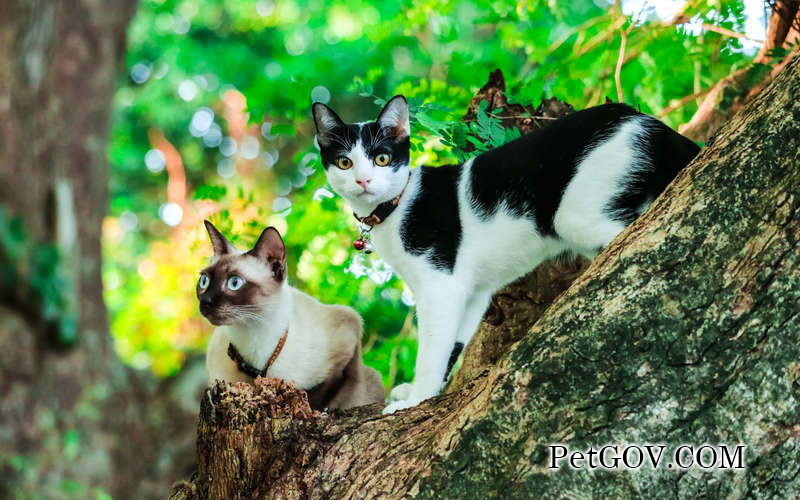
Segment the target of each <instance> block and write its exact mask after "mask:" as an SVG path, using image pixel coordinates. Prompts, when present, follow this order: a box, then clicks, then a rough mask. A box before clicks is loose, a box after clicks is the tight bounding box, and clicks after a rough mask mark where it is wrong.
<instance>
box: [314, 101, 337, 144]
mask: <svg viewBox="0 0 800 500" xmlns="http://www.w3.org/2000/svg"><path fill="white" fill-rule="evenodd" d="M311 113H312V114H313V115H314V125H316V126H317V143H318V144H319V145H320V146H323V147H324V146H328V145H329V144H330V143H331V141H332V140H333V136H332V132H333V131H334V130H335V129H336V128H338V127H341V126H343V125H344V122H343V121H342V119H341V118H339V115H337V114H336V113H335V112H334V111H333V110H332V109H331V108H329V107H328V106H326V105H324V104H322V103H321V102H315V103H314V105H313V106H311Z"/></svg>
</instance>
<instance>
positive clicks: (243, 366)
mask: <svg viewBox="0 0 800 500" xmlns="http://www.w3.org/2000/svg"><path fill="white" fill-rule="evenodd" d="M288 336H289V329H288V328H287V329H286V331H285V332H283V337H281V339H280V340H279V341H278V345H277V346H276V347H275V351H274V352H273V353H272V356H270V357H269V359H268V360H267V366H265V367H264V369H263V370H259V369H258V368H256V367H255V366H253V365H251V364H250V363H248V362H247V361H245V359H244V358H243V357H242V355H241V354H240V353H239V350H238V349H236V346H235V345H233V344H232V343H229V344H228V357H229V358H231V359H232V360H233V362H234V363H236V366H237V367H238V368H239V371H240V372H242V373H244V374H245V375H247V376H249V377H252V378H256V377H266V376H267V370H269V367H270V366H272V363H274V362H275V360H276V359H278V354H280V353H281V351H282V350H283V346H284V344H286V337H288Z"/></svg>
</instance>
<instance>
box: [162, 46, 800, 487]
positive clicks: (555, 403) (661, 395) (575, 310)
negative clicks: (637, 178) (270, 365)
mask: <svg viewBox="0 0 800 500" xmlns="http://www.w3.org/2000/svg"><path fill="white" fill-rule="evenodd" d="M799 94H800V58H797V57H796V58H794V59H793V60H792V61H791V62H790V63H789V64H788V65H787V67H786V69H785V70H784V71H783V72H781V73H780V74H779V75H778V76H777V77H776V79H775V80H774V81H773V82H772V83H771V84H770V85H769V86H768V87H767V88H766V89H765V90H764V91H763V92H761V93H760V94H759V95H758V96H757V97H755V98H754V99H753V100H752V101H751V102H750V103H749V104H748V105H747V106H746V107H745V108H744V109H743V110H742V111H741V112H740V113H739V114H738V115H737V116H735V117H734V118H733V119H732V120H731V121H730V122H729V123H728V124H727V125H726V126H724V127H723V129H722V130H721V131H720V132H719V133H718V134H717V136H716V139H715V140H714V141H713V143H712V144H711V145H709V146H708V147H707V148H706V149H705V150H704V151H703V152H702V153H701V154H700V156H699V157H698V158H697V159H696V160H695V161H694V162H693V163H692V165H690V166H689V167H688V168H687V169H686V170H685V171H684V172H683V173H682V174H681V175H680V176H679V177H678V178H677V179H676V180H675V181H674V182H673V183H672V184H671V185H670V187H669V188H668V189H667V191H666V192H665V193H664V195H662V196H661V197H660V198H659V199H658V200H656V202H655V203H654V204H653V206H652V207H651V208H650V209H649V210H648V211H647V213H645V214H644V215H643V216H642V217H640V218H639V219H638V220H637V221H636V222H634V224H632V225H631V227H629V228H628V229H627V230H626V231H625V232H623V233H622V234H621V235H620V236H619V237H618V238H616V240H615V241H614V242H613V243H612V244H611V245H609V247H608V248H606V250H605V251H604V252H603V253H602V254H601V255H600V256H599V257H598V258H597V259H595V261H594V262H592V264H591V265H590V267H589V269H588V270H587V271H585V272H584V273H583V274H582V275H581V276H580V277H578V279H577V280H576V281H575V282H574V283H573V284H572V286H571V287H570V288H569V290H568V291H567V292H566V293H564V294H562V295H561V296H560V297H559V298H558V299H556V301H555V302H554V303H553V304H552V305H551V306H550V307H549V308H548V309H547V311H546V312H545V313H544V314H543V315H542V317H541V318H540V319H539V320H538V321H537V322H536V324H535V325H534V326H533V327H532V328H530V329H529V330H528V331H527V333H525V335H524V336H523V337H522V338H521V339H520V340H519V341H518V342H516V343H514V344H513V345H511V346H510V348H509V349H508V350H507V351H506V352H505V353H504V354H502V355H501V356H500V357H499V360H498V361H497V362H496V363H494V364H492V365H489V366H485V367H484V369H483V371H481V372H480V373H478V374H477V375H475V376H474V377H472V378H471V379H470V380H467V381H465V382H464V383H463V384H461V385H460V386H459V387H458V388H457V389H455V390H454V391H453V392H451V393H449V394H445V395H443V396H440V397H437V398H434V399H432V400H429V401H426V402H424V403H422V404H421V405H420V406H418V407H415V408H411V409H408V410H406V411H401V412H399V413H397V414H393V415H388V416H381V415H380V412H379V410H380V408H379V406H378V405H374V406H371V407H364V408H359V409H355V410H351V411H348V412H337V413H334V414H331V415H328V414H317V413H314V412H312V411H310V410H309V408H308V405H307V402H306V400H305V398H304V396H303V393H302V392H300V391H297V390H295V389H292V388H290V387H289V386H287V385H286V384H284V383H282V382H279V381H275V380H270V379H267V380H258V381H257V383H256V385H255V387H251V386H247V385H242V384H237V385H233V386H227V385H225V384H218V385H217V386H215V387H213V388H212V389H210V390H209V391H208V393H207V394H206V396H205V397H204V398H203V402H202V407H201V415H200V424H199V428H198V441H197V446H198V449H197V453H198V460H199V465H198V470H197V472H196V474H195V475H194V476H193V478H192V479H191V480H189V481H185V482H182V483H180V484H178V485H176V487H175V488H174V489H173V492H172V496H171V498H173V499H176V500H177V499H190V498H197V499H200V498H203V499H205V498H211V499H221V498H225V499H237V498H242V499H244V498H405V497H408V496H417V497H419V498H557V497H558V498H560V497H579V498H584V497H587V498H588V497H596V498H630V497H642V496H651V497H659V498H661V497H681V498H687V497H691V498H696V497H701V498H725V497H729V498H740V497H745V496H753V497H780V498H790V497H797V496H798V495H800V362H798V359H800V307H798V303H800V251H798V241H799V240H800V216H798V210H800V165H798V160H800V158H798V151H799V150H800V102H798V101H797V99H796V96H797V95H799ZM511 312H512V313H513V311H511ZM496 333H498V334H502V333H503V332H496ZM554 443H562V444H565V445H567V446H569V447H570V448H571V449H572V450H588V449H589V447H590V446H592V447H593V448H594V449H595V450H597V449H599V448H600V447H601V446H603V445H605V444H617V445H620V446H625V445H626V444H628V443H639V444H645V443H663V444H665V445H667V446H668V448H667V452H666V454H667V455H669V456H667V458H666V459H665V463H664V464H662V466H661V467H660V468H656V469H653V468H648V467H647V466H645V467H643V468H642V469H641V470H638V471H636V472H632V471H614V470H602V469H598V470H595V471H594V472H589V471H587V470H586V467H585V466H584V470H572V469H570V468H569V467H568V466H567V465H566V464H562V466H561V468H560V469H559V470H558V471H557V472H556V471H554V470H550V469H549V468H548V465H549V459H550V452H549V449H548V445H550V444H554ZM684 443H691V444H695V445H701V444H704V443H710V444H713V445H717V444H720V443H725V444H728V445H731V446H735V445H738V444H744V445H745V446H746V449H745V452H744V465H745V467H746V468H745V469H743V470H735V471H733V470H728V471H713V470H704V469H701V468H692V469H688V470H682V469H679V468H677V467H674V468H669V467H667V465H666V464H667V463H669V462H672V456H671V453H672V452H673V450H675V448H676V447H677V446H678V445H680V444H684Z"/></svg>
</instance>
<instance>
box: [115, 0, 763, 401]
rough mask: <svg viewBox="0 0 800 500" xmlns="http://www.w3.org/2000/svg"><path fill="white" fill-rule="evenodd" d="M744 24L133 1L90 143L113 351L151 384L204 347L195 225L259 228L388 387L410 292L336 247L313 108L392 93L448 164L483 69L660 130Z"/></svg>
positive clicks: (675, 7) (367, 105) (578, 6)
mask: <svg viewBox="0 0 800 500" xmlns="http://www.w3.org/2000/svg"><path fill="white" fill-rule="evenodd" d="M678 13H682V14H683V16H682V17H680V18H678V19H676V16H678ZM714 27H717V28H725V30H728V32H726V31H725V30H719V29H716V30H715V29H714ZM763 29H764V6H763V3H762V2H760V1H755V2H752V1H750V2H744V3H742V2H738V1H727V0H724V1H723V0H720V1H709V2H699V1H689V2H684V1H670V0H666V1H652V2H643V1H628V2H621V3H620V2H617V3H612V2H608V1H605V0H594V1H592V0H572V1H569V2H555V1H552V0H550V1H544V0H536V1H527V2H525V1H520V2H515V1H509V0H491V1H472V2H458V1H448V0H417V1H412V2H396V1H361V0H347V1H324V2H323V1H308V2H304V1H295V0H275V1H273V0H237V1H222V0H204V1H199V0H142V2H141V4H140V8H139V11H138V14H137V16H136V18H135V20H134V22H133V24H132V26H131V28H130V32H129V48H128V53H127V58H126V67H125V71H124V73H123V75H122V79H121V81H120V82H119V89H118V91H117V93H116V96H115V99H114V115H113V116H114V118H113V132H112V140H111V145H110V148H109V152H108V154H109V159H110V162H111V166H112V173H111V176H112V177H111V195H112V200H111V210H110V215H109V216H108V217H107V219H106V221H105V223H104V253H105V268H104V284H105V290H106V291H105V296H106V300H107V304H108V306H109V308H110V310H111V313H112V332H113V336H114V339H115V345H116V349H117V351H118V353H119V354H120V356H121V357H122V358H123V359H125V360H126V361H127V362H128V363H130V364H132V365H133V366H135V367H138V368H145V369H150V370H152V371H153V372H155V373H156V374H158V375H162V376H166V375H170V374H174V373H176V372H177V371H179V370H180V368H181V366H182V364H183V363H184V360H185V359H186V357H187V356H188V355H190V354H192V353H194V352H200V351H202V349H203V348H204V347H205V343H206V340H207V338H208V337H209V334H210V332H211V327H210V325H209V324H207V323H206V322H205V320H204V319H203V318H202V317H201V316H200V315H199V313H198V312H197V305H196V298H195V295H194V285H195V280H196V278H197V276H198V271H199V270H200V269H201V268H202V267H203V266H204V264H205V262H206V260H207V259H208V257H209V256H210V254H211V248H210V244H209V243H208V239H207V236H206V233H205V230H204V229H203V226H202V224H201V222H202V220H203V219H204V218H210V219H211V220H212V221H214V222H215V224H217V225H218V227H219V228H220V229H221V230H222V231H223V232H224V233H225V234H226V235H227V236H228V237H229V238H231V239H232V240H233V241H234V242H235V243H237V244H239V245H242V246H246V245H249V244H251V243H252V242H253V241H254V240H255V238H256V236H257V235H258V233H259V232H260V230H261V229H262V228H263V227H264V226H266V225H274V226H276V227H277V228H278V229H279V230H280V231H281V233H282V234H283V235H284V238H285V240H286V242H287V246H288V252H289V266H290V279H291V283H292V284H293V285H294V286H296V287H298V288H300V289H302V290H304V291H306V292H308V293H310V294H312V295H314V296H316V297H318V298H319V299H320V300H322V301H324V302H329V303H334V302H335V303H342V304H348V305H351V306H353V307H355V308H356V309H357V310H358V311H359V312H360V313H361V314H362V316H363V317H364V321H365V325H366V326H365V337H364V343H365V346H366V348H365V360H366V362H367V364H369V365H371V366H373V367H375V368H376V369H378V370H379V371H380V372H381V373H382V374H383V377H384V382H385V383H386V384H387V385H389V386H390V385H393V384H395V383H398V382H402V381H405V380H409V379H411V378H412V377H413V359H414V357H415V350H416V340H415V336H416V331H415V326H414V320H413V314H412V311H413V308H412V307H411V305H412V304H413V299H412V297H411V295H410V293H409V292H408V291H407V290H405V289H404V286H403V284H402V282H401V281H400V280H398V279H397V278H396V277H395V276H394V275H392V273H391V269H389V268H388V267H387V266H386V265H385V264H384V263H383V262H382V261H381V260H380V258H379V256H377V255H375V254H373V255H371V256H364V255H363V254H360V253H357V252H355V251H354V250H352V246H351V245H352V240H353V239H354V236H355V235H356V231H355V224H354V221H353V220H352V217H350V216H349V215H348V214H349V212H348V210H347V209H346V208H345V206H344V203H343V201H342V200H341V199H340V198H338V197H337V196H335V195H333V193H332V190H331V189H330V187H328V186H326V180H325V175H324V172H323V171H322V169H321V167H320V165H319V162H318V157H317V155H316V152H315V149H314V147H313V125H312V122H311V119H310V105H311V103H312V102H313V101H315V100H316V101H322V102H325V103H328V104H329V105H330V106H332V107H333V108H334V109H336V110H337V111H338V112H339V113H340V114H341V116H342V117H343V118H344V119H345V120H347V121H362V120H366V119H372V118H374V117H375V115H376V114H377V112H378V111H379V109H380V105H381V104H382V102H383V101H382V100H383V99H386V98H387V97H390V96H392V95H394V94H396V93H402V94H405V95H406V96H407V97H410V98H411V104H412V111H413V124H412V127H413V133H414V139H413V147H414V153H413V163H414V164H415V165H419V164H433V165H436V164H441V163H444V162H452V161H453V160H455V159H463V158H464V156H465V153H464V152H463V147H464V146H465V144H464V137H465V134H464V127H465V126H464V125H463V124H461V123H460V122H459V118H460V117H461V116H462V115H463V113H464V111H465V109H466V106H467V103H468V102H469V99H470V98H471V97H472V96H473V95H474V93H475V92H476V91H477V89H478V88H480V86H481V85H483V84H484V83H485V81H486V78H487V76H488V74H489V72H490V71H492V70H494V69H496V68H500V69H502V70H503V72H504V74H505V76H506V79H507V81H508V84H509V89H508V91H509V92H508V93H509V95H510V96H511V100H512V101H514V102H521V103H525V104H528V103H531V104H534V105H537V104H538V103H539V101H540V99H541V98H542V97H552V96H555V97H558V98H559V99H562V100H564V101H566V102H568V103H570V104H572V105H573V106H575V107H576V108H578V109H580V108H584V107H588V106H592V105H595V104H600V103H602V102H604V101H605V99H606V97H610V98H612V99H613V100H617V96H618V91H620V92H621V95H622V96H623V97H624V101H625V102H627V103H629V104H632V105H634V106H638V107H639V108H640V109H641V110H642V111H643V112H646V113H651V114H654V115H656V116H659V117H661V118H662V119H664V120H665V121H666V122H667V123H668V124H669V125H671V126H673V127H677V126H678V125H680V124H681V123H685V122H686V121H688V120H689V118H690V117H691V116H692V114H693V113H694V111H695V110H696V109H697V102H698V101H697V99H695V98H694V97H693V96H694V95H695V94H701V93H702V92H703V91H704V90H707V89H708V88H709V87H710V86H712V85H713V84H714V83H716V82H717V81H719V80H720V79H721V78H723V77H724V76H726V75H728V74H730V73H731V72H732V71H734V70H736V69H739V68H743V67H747V66H748V65H750V64H751V61H752V58H753V54H754V53H755V51H756V50H757V48H758V47H759V46H760V43H759V42H758V40H759V39H760V38H763V37H764V33H763ZM720 31H722V32H720ZM623 36H624V38H625V51H624V53H622V55H621V54H620V45H621V39H622V37H623ZM747 37H749V38H747ZM618 59H619V60H620V61H621V64H622V66H621V73H620V84H621V85H620V87H619V88H618V87H617V85H616V84H615V67H616V65H617V62H618ZM754 70H758V68H755V69H754ZM484 118H485V119H484V121H483V122H481V123H480V124H478V125H476V126H473V128H472V129H471V131H472V132H474V133H475V134H476V135H477V136H478V137H479V139H480V141H481V142H482V144H483V145H484V146H490V145H493V144H496V143H498V142H503V141H504V140H506V139H507V137H504V136H497V134H496V133H495V132H493V129H492V119H491V117H484Z"/></svg>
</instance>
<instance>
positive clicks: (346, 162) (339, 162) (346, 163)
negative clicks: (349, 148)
mask: <svg viewBox="0 0 800 500" xmlns="http://www.w3.org/2000/svg"><path fill="white" fill-rule="evenodd" d="M336 166H337V167H339V168H340V169H342V170H347V169H348V168H350V167H352V166H353V160H351V159H350V158H348V157H346V156H340V157H338V158H336Z"/></svg>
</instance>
